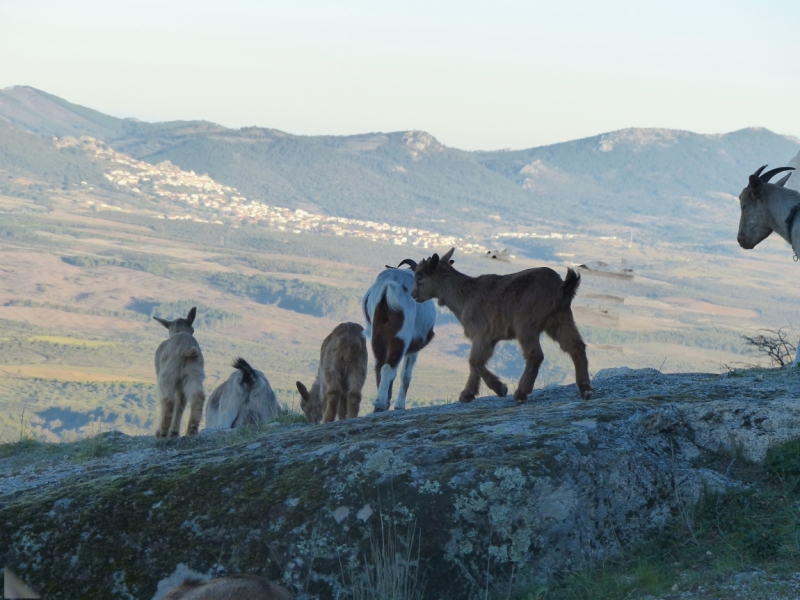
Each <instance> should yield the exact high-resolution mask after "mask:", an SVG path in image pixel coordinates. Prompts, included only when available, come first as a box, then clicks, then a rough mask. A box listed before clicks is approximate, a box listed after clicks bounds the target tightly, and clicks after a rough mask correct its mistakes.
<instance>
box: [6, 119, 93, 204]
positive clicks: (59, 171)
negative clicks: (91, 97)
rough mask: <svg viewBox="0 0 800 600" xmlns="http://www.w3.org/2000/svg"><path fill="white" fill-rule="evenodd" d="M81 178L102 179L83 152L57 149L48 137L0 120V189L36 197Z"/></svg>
mask: <svg viewBox="0 0 800 600" xmlns="http://www.w3.org/2000/svg"><path fill="white" fill-rule="evenodd" d="M81 181H86V182H87V183H90V184H93V185H96V186H100V187H102V186H104V185H105V181H106V180H105V179H104V178H103V174H102V171H101V169H100V168H98V167H97V165H95V164H94V163H93V162H92V161H91V160H90V159H89V157H87V156H86V154H84V153H83V152H80V151H77V150H72V149H65V150H59V149H58V148H56V147H55V145H54V144H53V143H52V141H51V140H49V139H43V138H41V137H39V136H37V135H33V134H31V133H30V132H28V131H24V130H22V129H20V128H19V127H15V126H13V125H10V124H9V123H7V122H5V121H0V192H2V193H8V192H10V191H11V190H12V189H13V190H14V192H15V193H17V194H18V195H22V196H25V197H37V196H40V195H41V194H42V193H43V192H44V190H46V189H53V188H55V189H63V188H66V187H68V186H69V185H71V184H76V183H79V182H81Z"/></svg>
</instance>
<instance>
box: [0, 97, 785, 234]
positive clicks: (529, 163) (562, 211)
mask: <svg viewBox="0 0 800 600" xmlns="http://www.w3.org/2000/svg"><path fill="white" fill-rule="evenodd" d="M0 119H5V120H7V121H9V122H11V123H13V124H15V125H17V126H19V127H24V128H25V129H28V130H29V131H32V132H35V133H37V134H39V135H43V136H63V135H91V136H94V137H98V138H102V139H104V140H105V141H106V142H108V143H109V144H111V145H112V146H113V147H114V148H116V149H117V150H119V151H122V152H125V153H128V154H130V155H132V156H133V157H135V158H137V159H140V160H144V161H147V162H149V163H158V162H161V161H164V160H169V161H170V162H172V163H173V164H175V165H177V166H179V167H180V168H182V169H184V170H187V171H189V170H192V171H195V172H198V173H208V174H209V175H210V176H211V177H212V178H213V179H215V180H217V181H219V182H221V183H224V184H225V185H230V186H234V187H236V188H237V189H238V190H240V192H241V193H243V194H245V195H246V196H247V197H249V198H252V199H255V200H259V201H261V202H265V203H267V204H271V205H277V206H286V207H289V208H292V209H294V208H306V209H309V208H310V209H311V210H313V211H315V212H321V213H325V214H330V215H336V216H343V217H349V218H363V219H371V220H376V221H383V220H386V221H390V222H394V223H404V224H409V225H416V226H421V227H425V226H429V225H430V223H431V221H438V222H439V223H440V226H439V228H440V229H441V230H444V231H447V232H455V231H457V230H459V229H461V228H462V227H463V224H464V223H470V222H472V223H482V222H486V220H487V219H488V218H489V217H491V216H492V215H495V216H499V217H500V221H499V222H498V227H501V228H504V229H506V228H512V227H513V226H517V225H530V226H537V227H551V228H554V229H560V230H564V231H573V232H580V231H597V230H601V231H608V230H612V231H619V230H623V231H627V229H632V230H633V229H635V230H637V231H639V232H640V239H641V235H644V236H645V237H647V236H650V237H651V238H652V239H661V240H664V239H669V240H673V241H682V242H692V243H700V242H701V243H704V244H715V243H718V242H722V241H724V242H726V243H727V242H728V241H730V239H729V238H730V229H731V223H732V222H735V220H736V218H738V207H737V206H736V204H735V197H736V196H737V195H738V193H739V192H740V191H741V189H742V187H743V186H744V185H745V183H746V181H747V175H748V174H749V173H752V172H753V170H755V169H756V168H757V167H758V166H759V165H761V164H764V163H769V164H771V165H776V166H777V165H781V164H786V162H787V161H788V160H789V159H791V158H792V157H793V156H795V155H796V154H798V151H800V141H798V140H797V139H796V138H791V137H788V136H783V135H779V134H776V133H773V132H771V131H768V130H766V129H760V128H750V129H743V130H740V131H736V132H733V133H728V134H724V135H701V134H696V133H691V132H687V131H676V130H666V129H626V130H621V131H616V132H611V133H606V134H603V135H599V136H594V137H590V138H585V139H580V140H574V141H569V142H564V143H560V144H553V145H549V146H541V147H537V148H530V149H527V150H517V151H496V152H465V151H462V150H458V149H454V148H448V147H446V146H444V145H442V144H440V143H439V142H438V141H437V140H436V139H435V138H434V137H433V136H431V135H430V134H428V133H425V132H421V131H407V132H395V133H370V134H362V135H352V136H297V135H292V134H288V133H285V132H282V131H278V130H275V129H265V128H257V127H251V128H243V129H237V130H233V129H228V128H225V127H222V126H220V125H215V124H213V123H208V122H204V121H176V122H168V123H143V122H140V121H136V120H131V119H117V118H114V117H110V116H108V115H104V114H102V113H99V112H97V111H94V110H92V109H89V108H85V107H81V106H78V105H75V104H71V103H69V102H67V101H65V100H62V99H60V98H57V97H55V96H52V95H50V94H47V93H45V92H41V91H39V90H36V89H34V88H30V87H15V88H9V89H6V90H2V91H0Z"/></svg>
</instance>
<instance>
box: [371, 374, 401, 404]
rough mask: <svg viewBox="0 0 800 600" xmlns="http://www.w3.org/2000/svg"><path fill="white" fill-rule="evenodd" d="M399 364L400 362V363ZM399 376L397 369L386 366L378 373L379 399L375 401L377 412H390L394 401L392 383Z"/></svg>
mask: <svg viewBox="0 0 800 600" xmlns="http://www.w3.org/2000/svg"><path fill="white" fill-rule="evenodd" d="M398 362H399V361H398ZM396 376H397V367H394V368H393V367H392V365H390V364H388V363H387V364H385V365H383V366H382V367H381V369H380V372H379V373H378V397H377V398H376V399H375V411H374V412H384V411H387V410H389V405H390V403H391V399H392V383H393V382H394V378H395V377H396Z"/></svg>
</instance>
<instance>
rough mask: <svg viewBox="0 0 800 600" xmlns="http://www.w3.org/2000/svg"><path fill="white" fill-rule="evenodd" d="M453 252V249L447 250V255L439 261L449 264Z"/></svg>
mask: <svg viewBox="0 0 800 600" xmlns="http://www.w3.org/2000/svg"><path fill="white" fill-rule="evenodd" d="M455 251H456V249H455V248H450V250H448V251H447V253H446V254H445V255H444V256H443V257H442V258H441V261H442V262H443V263H449V262H450V259H451V258H452V257H453V252H455Z"/></svg>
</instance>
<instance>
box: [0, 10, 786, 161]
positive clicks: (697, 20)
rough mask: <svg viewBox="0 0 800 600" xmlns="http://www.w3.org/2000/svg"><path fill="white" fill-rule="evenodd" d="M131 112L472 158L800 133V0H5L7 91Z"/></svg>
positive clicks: (0, 56) (0, 57)
mask: <svg viewBox="0 0 800 600" xmlns="http://www.w3.org/2000/svg"><path fill="white" fill-rule="evenodd" d="M14 85H30V86H33V87H36V88H39V89H41V90H44V91H46V92H49V93H51V94H55V95H57V96H60V97H62V98H65V99H67V100H69V101H71V102H75V103H77V104H82V105H85V106H89V107H91V108H94V109H97V110H100V111H102V112H105V113H108V114H113V115H116V116H125V117H128V116H132V117H137V118H140V119H143V120H147V121H163V120H173V119H205V120H209V121H214V122H216V123H220V124H222V125H225V126H229V127H245V126H252V125H256V126H259V127H272V128H276V129H281V130H283V131H288V132H290V133H294V134H301V135H319V134H326V135H345V134H355V133H366V132H373V131H399V130H408V129H421V130H425V131H428V132H430V133H431V134H433V135H434V136H435V137H436V138H437V139H439V140H440V141H441V142H442V143H444V144H446V145H448V146H454V147H457V148H463V149H466V150H477V149H483V150H494V149H501V148H528V147H532V146H539V145H544V144H551V143H557V142H562V141H568V140H571V139H577V138H582V137H588V136H591V135H596V134H599V133H604V132H607V131H613V130H617V129H623V128H626V127H664V128H674V129H685V130H690V131H695V132H698V133H724V132H729V131H734V130H736V129H741V128H744V127H752V126H761V127H766V128H768V129H771V130H773V131H776V132H779V133H784V134H790V135H795V136H798V137H800V116H799V113H798V110H797V106H798V102H799V101H800V2H798V1H797V0H776V1H775V2H772V3H763V2H759V3H756V2H751V1H739V0H727V1H724V2H722V1H716V0H693V1H686V0H668V1H662V0H649V1H647V2H643V1H641V0H637V1H635V2H627V1H603V0H559V1H557V2H554V1H552V0H551V1H549V2H540V1H538V0H532V1H528V2H509V1H505V0H492V1H486V2H471V1H469V0H460V1H458V2H454V1H449V0H448V1H439V2H434V1H432V0H425V1H417V0H406V1H404V2H397V1H395V2H384V1H381V0H369V1H366V0H364V1H361V0H354V1H351V2H318V1H313V0H291V2H289V1H282V2H271V1H268V0H259V1H250V0H226V1H217V0H193V1H191V2H184V1H170V0H159V1H157V2H155V1H151V0H136V1H135V2H133V1H128V0H114V1H112V2H109V1H108V0H103V1H100V2H98V1H90V0H85V1H83V0H59V1H51V0H37V1H36V2H30V0H0V88H4V87H10V86H14Z"/></svg>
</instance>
